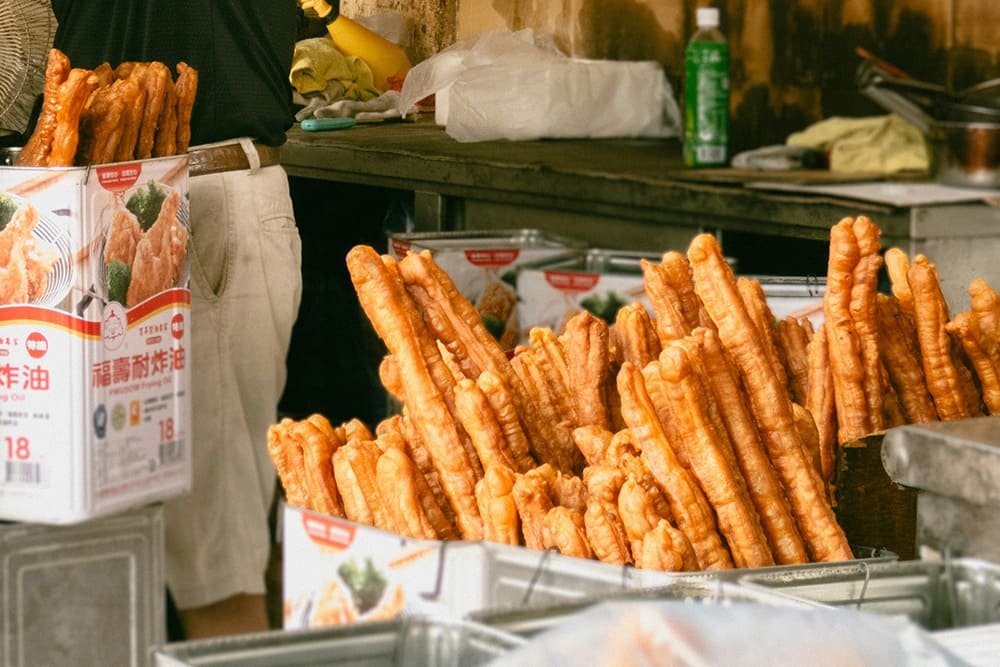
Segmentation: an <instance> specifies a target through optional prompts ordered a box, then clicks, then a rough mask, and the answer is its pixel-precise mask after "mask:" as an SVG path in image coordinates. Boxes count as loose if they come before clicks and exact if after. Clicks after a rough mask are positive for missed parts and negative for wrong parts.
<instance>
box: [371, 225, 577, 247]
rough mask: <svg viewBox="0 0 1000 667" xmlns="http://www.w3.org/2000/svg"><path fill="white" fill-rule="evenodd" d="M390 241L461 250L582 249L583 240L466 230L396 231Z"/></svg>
mask: <svg viewBox="0 0 1000 667" xmlns="http://www.w3.org/2000/svg"><path fill="white" fill-rule="evenodd" d="M394 242H397V243H399V242H402V243H410V244H412V245H414V246H416V247H418V248H421V249H422V248H427V249H429V250H431V251H437V250H456V249H457V250H464V249H468V248H471V247H475V248H482V249H487V248H554V249H559V248H583V247H584V246H585V244H584V242H583V241H580V240H577V239H571V238H569V237H565V236H558V235H555V234H550V233H548V232H543V231H541V230H539V229H497V230H485V229H478V230H477V229H469V230H462V231H450V232H396V233H391V234H389V246H390V248H391V247H392V244H393V243H394Z"/></svg>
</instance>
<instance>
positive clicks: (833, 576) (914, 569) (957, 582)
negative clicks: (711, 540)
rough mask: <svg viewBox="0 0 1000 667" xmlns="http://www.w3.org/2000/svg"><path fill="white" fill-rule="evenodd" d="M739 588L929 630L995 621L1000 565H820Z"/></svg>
mask: <svg viewBox="0 0 1000 667" xmlns="http://www.w3.org/2000/svg"><path fill="white" fill-rule="evenodd" d="M740 584H741V585H744V586H747V587H759V588H765V589H769V590H772V591H777V592H780V593H783V594H786V595H790V596H792V597H796V598H801V599H804V600H810V601H813V602H818V603H820V604H824V605H829V606H834V607H854V608H857V609H861V610H864V611H868V612H872V613H878V614H886V615H893V616H901V617H906V618H909V619H910V620H912V621H913V622H915V623H917V624H919V625H921V626H922V627H924V628H926V629H927V630H932V631H933V630H943V629H948V628H957V627H964V626H971V625H979V624H985V623H996V622H998V621H1000V566H998V565H996V564H994V563H990V562H987V561H983V560H979V559H972V558H955V559H950V560H941V561H929V560H910V561H895V562H883V563H867V562H856V563H838V564H831V565H824V564H821V563H820V564H814V565H805V566H801V567H799V568H798V569H795V570H791V571H780V572H755V573H751V574H747V575H746V576H744V577H742V578H741V579H740Z"/></svg>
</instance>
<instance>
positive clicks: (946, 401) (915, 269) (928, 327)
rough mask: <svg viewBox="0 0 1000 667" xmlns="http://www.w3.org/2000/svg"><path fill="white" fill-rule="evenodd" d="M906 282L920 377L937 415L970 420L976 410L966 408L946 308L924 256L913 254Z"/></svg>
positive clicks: (935, 272)
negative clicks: (920, 363)
mask: <svg viewBox="0 0 1000 667" xmlns="http://www.w3.org/2000/svg"><path fill="white" fill-rule="evenodd" d="M907 280H908V282H909V285H910V289H911V290H912V293H913V310H914V313H915V316H916V317H915V321H916V327H917V340H918V341H919V342H920V356H921V360H922V361H923V365H924V377H925V378H926V380H927V390H928V391H929V392H930V394H931V396H932V397H933V398H934V406H935V408H937V413H938V416H939V417H940V418H941V419H942V420H944V421H947V420H951V419H964V418H968V417H972V416H974V414H975V413H976V412H978V410H976V411H974V410H973V409H972V407H971V406H970V403H969V401H968V399H967V397H968V395H969V391H968V389H967V388H966V387H964V386H963V384H964V383H965V382H966V378H964V377H963V375H962V373H960V370H959V368H958V366H959V365H960V364H957V363H956V360H955V359H954V357H953V356H952V349H951V338H950V336H949V335H948V331H947V330H946V329H945V325H946V324H947V323H948V305H947V304H946V303H945V300H944V295H943V294H942V293H941V283H940V281H939V280H938V274H937V269H936V268H935V266H934V264H932V263H931V262H930V261H929V260H928V259H927V258H926V257H925V256H924V255H917V256H916V257H915V258H914V259H913V262H912V263H911V264H910V270H909V271H908V272H907ZM963 368H964V367H963Z"/></svg>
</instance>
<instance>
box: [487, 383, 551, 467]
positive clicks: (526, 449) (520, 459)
mask: <svg viewBox="0 0 1000 667" xmlns="http://www.w3.org/2000/svg"><path fill="white" fill-rule="evenodd" d="M476 384H477V385H478V386H479V390H480V391H482V392H483V396H485V397H486V400H487V401H488V402H489V404H490V407H492V408H493V414H494V416H495V417H496V419H497V422H498V423H499V424H500V429H501V430H502V431H503V437H504V440H506V442H507V449H508V451H509V452H510V456H511V458H512V459H513V461H514V470H515V471H516V472H527V471H528V470H531V469H532V468H534V467H535V466H536V465H538V462H537V461H535V459H534V458H533V457H532V456H531V448H530V446H529V444H528V436H527V435H526V434H525V432H524V428H522V426H521V420H520V419H518V416H517V409H516V408H515V407H514V402H513V399H512V398H511V395H510V389H509V388H508V387H507V385H505V384H504V382H503V380H501V379H500V377H499V376H498V375H497V374H496V373H494V372H493V371H483V372H482V373H480V374H479V377H478V378H476Z"/></svg>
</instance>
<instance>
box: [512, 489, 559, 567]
mask: <svg viewBox="0 0 1000 667" xmlns="http://www.w3.org/2000/svg"><path fill="white" fill-rule="evenodd" d="M511 497H512V498H513V499H514V506H515V507H516V508H517V515H518V517H519V518H520V519H521V533H522V534H523V535H524V546H526V547H528V548H529V549H535V550H537V551H542V550H544V549H545V516H546V515H547V514H548V513H549V510H551V509H552V508H553V507H554V506H555V505H554V504H553V503H552V498H551V497H550V496H549V489H548V485H547V484H546V483H545V480H544V479H542V478H541V477H539V476H537V475H528V474H523V475H522V474H517V475H516V476H515V479H514V486H513V488H512V489H511Z"/></svg>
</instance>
